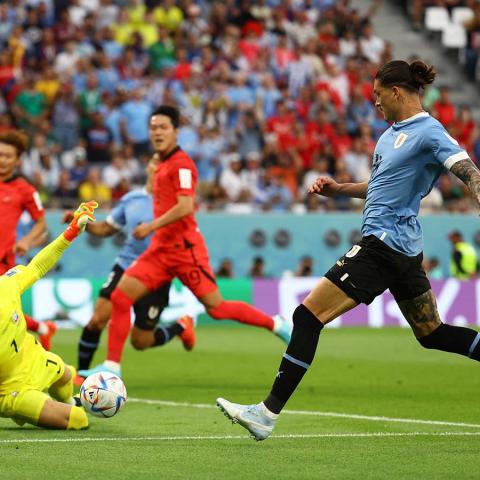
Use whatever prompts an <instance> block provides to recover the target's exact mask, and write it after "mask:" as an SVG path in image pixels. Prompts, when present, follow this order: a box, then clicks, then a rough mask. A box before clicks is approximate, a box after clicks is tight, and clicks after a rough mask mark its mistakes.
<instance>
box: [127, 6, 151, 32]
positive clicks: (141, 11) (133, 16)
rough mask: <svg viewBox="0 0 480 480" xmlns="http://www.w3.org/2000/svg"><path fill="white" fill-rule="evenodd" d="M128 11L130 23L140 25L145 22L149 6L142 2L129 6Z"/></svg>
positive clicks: (135, 25)
mask: <svg viewBox="0 0 480 480" xmlns="http://www.w3.org/2000/svg"><path fill="white" fill-rule="evenodd" d="M127 11H128V21H129V23H130V24H131V25H132V26H134V27H138V26H140V25H141V24H142V23H143V19H144V18H145V13H146V11H147V7H146V6H145V5H143V4H140V5H135V6H132V7H128V8H127Z"/></svg>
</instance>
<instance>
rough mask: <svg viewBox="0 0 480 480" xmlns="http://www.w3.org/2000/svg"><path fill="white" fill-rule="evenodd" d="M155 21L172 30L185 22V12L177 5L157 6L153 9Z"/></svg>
mask: <svg viewBox="0 0 480 480" xmlns="http://www.w3.org/2000/svg"><path fill="white" fill-rule="evenodd" d="M153 17H154V19H155V22H156V23H157V24H159V25H161V26H162V27H165V28H167V29H168V30H170V31H175V30H177V28H178V27H179V26H180V25H181V23H182V22H183V12H182V11H181V10H180V9H179V8H178V7H177V6H176V5H172V6H170V7H167V6H164V7H157V8H155V10H154V11H153Z"/></svg>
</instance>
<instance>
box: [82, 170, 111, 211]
mask: <svg viewBox="0 0 480 480" xmlns="http://www.w3.org/2000/svg"><path fill="white" fill-rule="evenodd" d="M78 196H79V197H80V198H81V199H83V200H85V201H88V200H89V199H91V198H95V199H96V200H98V202H99V203H100V204H101V205H102V206H107V205H108V204H109V203H110V201H111V200H112V191H111V190H110V188H109V187H108V186H107V185H105V184H104V183H103V182H102V181H101V179H100V170H99V169H98V168H91V169H90V172H89V173H88V177H87V180H85V182H83V183H82V184H81V185H80V188H79V189H78ZM83 200H82V201H83Z"/></svg>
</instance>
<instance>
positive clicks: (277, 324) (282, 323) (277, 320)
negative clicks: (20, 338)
mask: <svg viewBox="0 0 480 480" xmlns="http://www.w3.org/2000/svg"><path fill="white" fill-rule="evenodd" d="M273 322H274V324H273V333H274V334H275V335H276V336H277V337H279V338H281V339H282V340H283V341H284V342H285V343H286V344H287V345H288V344H289V343H290V338H291V336H292V328H293V327H292V325H291V324H290V323H289V322H287V321H286V320H285V319H284V318H283V317H282V316H281V315H274V316H273Z"/></svg>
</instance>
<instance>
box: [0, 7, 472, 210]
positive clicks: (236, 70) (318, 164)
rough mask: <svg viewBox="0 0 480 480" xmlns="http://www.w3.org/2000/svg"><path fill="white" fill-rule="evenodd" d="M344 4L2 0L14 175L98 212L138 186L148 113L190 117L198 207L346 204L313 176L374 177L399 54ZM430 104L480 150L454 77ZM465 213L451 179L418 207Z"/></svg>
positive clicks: (3, 72) (45, 195)
mask: <svg viewBox="0 0 480 480" xmlns="http://www.w3.org/2000/svg"><path fill="white" fill-rule="evenodd" d="M379 3H380V2H379V0H376V1H372V4H371V9H370V11H369V12H367V13H366V14H364V15H363V16H362V15H361V14H360V12H359V11H358V10H356V9H355V2H351V1H349V0H337V1H333V0H257V1H253V0H239V1H234V0H224V1H221V2H220V1H213V2H206V1H193V0H183V1H177V2H175V1H173V0H146V1H142V0H56V1H54V0H9V1H8V2H2V3H0V42H1V44H2V49H1V50H0V131H2V130H5V129H9V128H13V127H19V128H22V129H24V130H26V131H27V132H28V134H29V136H30V138H31V148H30V150H29V152H28V153H27V154H26V155H25V157H24V158H23V161H22V170H23V173H24V174H25V175H26V176H28V177H29V178H30V179H31V181H32V182H33V183H34V184H35V185H36V187H37V188H38V190H39V191H40V192H41V195H42V199H43V201H44V202H45V203H46V205H47V206H51V207H59V208H64V207H69V206H71V205H72V204H76V202H77V199H78V198H80V199H90V198H96V199H97V200H98V201H99V202H100V203H101V204H102V205H103V206H104V207H105V206H109V205H111V204H112V203H113V202H115V201H117V200H118V199H119V198H121V196H122V195H123V194H124V193H126V192H128V191H129V190H130V189H132V188H134V187H136V186H138V185H141V184H142V183H143V182H144V181H145V165H146V162H147V161H148V158H149V155H150V154H151V151H150V146H149V139H148V118H149V115H150V113H151V112H152V110H153V109H154V108H155V107H156V106H158V105H159V104H162V103H168V104H174V105H178V106H179V108H180V109H181V112H182V115H183V123H182V126H181V129H180V133H179V143H180V145H181V146H182V148H183V149H184V150H186V151H187V152H188V153H189V154H190V155H191V156H192V157H193V159H194V160H195V162H196V164H197V167H198V170H199V185H198V202H199V205H198V206H199V208H200V209H202V210H214V209H223V210H227V211H231V212H245V213H248V212H252V211H269V210H273V211H289V210H290V211H294V212H307V211H308V212H310V211H312V212H314V211H321V210H352V209H359V208H361V203H359V202H358V201H355V200H352V199H350V198H342V197H339V198H335V199H324V198H321V197H318V196H313V195H307V194H306V188H307V186H308V185H309V184H310V183H311V182H312V181H313V180H314V179H315V178H316V177H317V176H319V175H331V176H333V177H335V178H336V180H337V181H339V182H350V181H354V182H361V181H365V180H367V179H368V178H369V174H370V161H371V155H372V151H373V149H374V146H375V142H376V140H377V139H378V138H379V136H380V135H381V134H382V132H383V131H384V130H385V129H386V128H387V127H388V124H387V123H386V122H385V120H384V119H383V117H382V116H381V115H380V114H379V113H378V112H377V111H376V109H375V108H374V106H373V94H372V79H373V77H374V75H375V72H376V71H377V69H378V66H379V65H381V64H382V63H384V62H387V61H389V60H391V59H392V45H391V44H390V43H389V42H388V40H387V39H382V38H379V37H378V36H377V35H376V33H375V10H376V9H377V7H378V5H379ZM424 103H425V108H426V109H428V110H429V111H430V112H432V114H433V115H435V116H436V117H437V118H438V119H439V120H440V121H441V122H442V123H443V124H444V125H445V126H446V127H447V128H448V130H449V132H450V133H451V135H452V136H454V137H455V138H457V139H458V140H459V142H460V143H461V144H462V145H463V146H464V147H465V148H466V149H467V150H468V151H469V152H470V154H471V156H472V158H473V159H474V160H475V161H476V162H478V161H479V160H480V135H479V131H478V129H477V125H476V124H475V122H474V120H473V118H472V115H471V112H470V109H469V107H468V106H459V105H454V104H452V102H451V100H450V97H449V88H448V86H442V85H440V87H439V88H437V87H433V88H430V89H429V90H427V91H426V92H425V95H424ZM424 206H425V208H428V209H430V210H433V211H435V210H439V209H449V210H454V211H467V210H469V209H470V208H472V203H471V200H470V198H469V195H468V192H467V191H466V189H465V187H464V186H463V184H461V183H459V182H458V181H457V180H456V179H455V178H453V177H451V176H450V175H448V174H445V175H443V176H442V177H440V179H439V181H438V185H437V186H436V188H435V189H434V190H433V192H432V193H431V194H430V195H429V197H428V198H427V199H426V202H425V205H424Z"/></svg>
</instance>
